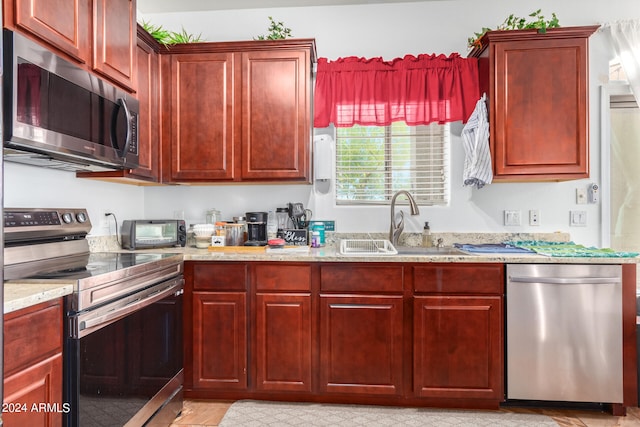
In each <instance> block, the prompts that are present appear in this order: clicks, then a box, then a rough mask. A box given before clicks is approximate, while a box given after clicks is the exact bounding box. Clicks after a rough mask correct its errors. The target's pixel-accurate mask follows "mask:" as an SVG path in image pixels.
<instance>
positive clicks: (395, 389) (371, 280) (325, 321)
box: [318, 264, 405, 396]
mask: <svg viewBox="0 0 640 427" xmlns="http://www.w3.org/2000/svg"><path fill="white" fill-rule="evenodd" d="M320 292H321V293H320V326H319V330H320V344H319V348H318V352H319V357H320V384H319V391H320V392H321V393H325V394H360V395H374V396H400V395H402V394H403V393H404V390H403V368H404V364H403V342H404V340H405V334H404V328H403V324H404V323H403V293H402V292H403V268H402V266H372V265H364V264H362V265H357V264H355V265H354V264H343V265H326V266H325V265H322V266H321V267H320Z"/></svg>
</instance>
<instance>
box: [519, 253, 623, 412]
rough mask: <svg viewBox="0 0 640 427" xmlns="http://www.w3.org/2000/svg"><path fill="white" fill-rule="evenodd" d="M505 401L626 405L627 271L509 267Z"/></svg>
mask: <svg viewBox="0 0 640 427" xmlns="http://www.w3.org/2000/svg"><path fill="white" fill-rule="evenodd" d="M506 328H507V398H508V399H519V400H539V401H564V402H591V403H622V392H623V390H622V268H621V267H620V266H619V265H597V264H588V265H577V264H565V265H560V264H510V265H507V324H506Z"/></svg>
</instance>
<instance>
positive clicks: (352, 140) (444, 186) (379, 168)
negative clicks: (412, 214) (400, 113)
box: [336, 122, 450, 205]
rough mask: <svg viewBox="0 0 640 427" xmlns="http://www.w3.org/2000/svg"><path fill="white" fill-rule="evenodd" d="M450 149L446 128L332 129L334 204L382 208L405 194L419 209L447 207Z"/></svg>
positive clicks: (394, 125) (397, 124) (400, 125)
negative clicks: (333, 142)
mask: <svg viewBox="0 0 640 427" xmlns="http://www.w3.org/2000/svg"><path fill="white" fill-rule="evenodd" d="M449 146H450V133H449V125H448V124H437V123H432V124H430V125H427V126H408V125H407V124H406V123H404V122H394V123H392V124H391V125H390V126H359V125H356V126H353V127H349V128H336V203H337V204H383V205H384V204H389V203H390V202H391V198H392V197H393V195H394V194H395V193H396V192H397V191H398V190H408V191H409V192H410V193H411V194H412V195H413V196H414V198H415V199H416V201H417V202H418V203H419V204H421V205H446V204H447V203H448V202H449V181H450V179H449V155H450V153H449ZM398 202H399V203H404V198H400V199H398Z"/></svg>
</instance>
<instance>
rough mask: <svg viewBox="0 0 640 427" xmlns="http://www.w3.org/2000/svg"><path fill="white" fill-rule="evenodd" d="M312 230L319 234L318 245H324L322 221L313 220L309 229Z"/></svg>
mask: <svg viewBox="0 0 640 427" xmlns="http://www.w3.org/2000/svg"><path fill="white" fill-rule="evenodd" d="M311 230H312V231H313V232H315V231H317V232H318V234H319V235H320V246H324V245H325V244H326V241H325V235H324V234H325V233H324V222H314V223H313V227H312V229H311Z"/></svg>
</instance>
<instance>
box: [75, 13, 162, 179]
mask: <svg viewBox="0 0 640 427" xmlns="http://www.w3.org/2000/svg"><path fill="white" fill-rule="evenodd" d="M159 49H160V45H159V44H158V42H156V41H155V39H153V37H151V35H150V34H149V33H147V32H146V31H145V30H144V29H143V28H142V27H141V26H140V25H138V42H137V47H136V54H137V56H138V57H137V70H136V82H135V86H136V96H137V98H138V102H139V104H140V111H139V114H138V154H139V158H138V160H139V163H140V165H139V166H138V167H137V168H135V169H124V170H114V171H104V172H76V177H78V178H94V179H99V180H104V181H110V182H118V183H123V184H135V185H153V184H156V183H158V182H159V181H160V128H161V126H162V123H161V121H160V57H159V54H158V50H159Z"/></svg>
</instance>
